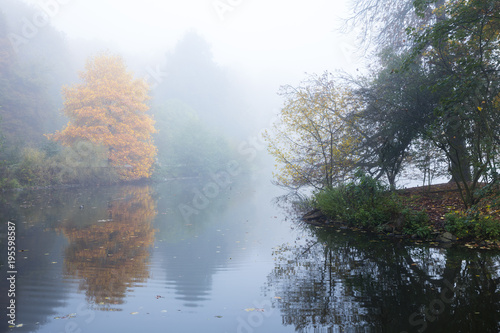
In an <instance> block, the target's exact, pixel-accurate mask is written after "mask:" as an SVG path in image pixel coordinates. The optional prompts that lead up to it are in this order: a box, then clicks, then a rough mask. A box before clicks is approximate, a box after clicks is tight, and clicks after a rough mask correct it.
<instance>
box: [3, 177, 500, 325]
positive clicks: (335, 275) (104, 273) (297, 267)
mask: <svg viewBox="0 0 500 333" xmlns="http://www.w3.org/2000/svg"><path fill="white" fill-rule="evenodd" d="M279 194H280V192H279V190H278V189H277V188H275V187H273V186H272V185H271V184H270V183H269V182H264V183H262V182H257V181H255V180H252V179H247V180H241V179H240V180H236V181H235V182H234V183H232V184H231V185H230V186H218V185H216V183H214V182H213V181H209V180H204V181H203V180H179V181H171V182H166V183H162V184H157V185H135V186H130V185H129V186H116V187H97V188H89V189H82V188H79V189H65V190H50V191H49V190H39V191H33V192H15V193H9V194H4V195H3V200H2V202H1V204H0V205H1V206H0V208H1V210H0V218H1V222H2V226H3V229H2V230H1V232H2V238H1V242H2V243H1V249H2V253H1V260H2V261H1V264H2V277H3V278H2V281H1V282H0V287H1V288H0V293H1V297H0V300H1V301H0V302H1V307H2V318H1V323H0V331H1V332H8V331H12V332H40V333H45V332H47V333H49V332H50V333H60V332H61V333H62V332H92V333H100V332H182V333H184V332H188V333H189V332H245V333H250V332H273V333H274V332H499V331H500V287H499V284H500V254H499V253H498V252H478V251H472V250H468V249H462V248H448V249H444V248H439V247H435V246H433V245H424V244H416V243H406V242H399V241H392V240H386V239H382V238H378V237H377V236H373V235H368V234H366V233H361V232H356V233H353V232H350V231H347V230H323V229H319V228H311V227H307V226H304V225H302V224H300V223H299V222H297V221H295V220H294V218H293V216H291V215H290V213H287V211H286V210H284V209H282V208H279V207H277V206H276V205H275V204H273V198H274V197H276V196H277V195H279ZM82 205H83V207H81V206H82ZM7 221H13V222H15V226H16V262H15V265H16V267H15V268H16V272H17V273H16V274H15V297H10V296H8V294H9V289H10V288H11V287H12V284H10V283H9V281H8V280H7V279H6V278H5V277H9V276H10V275H8V274H7V271H8V268H7V265H6V264H7V261H8V260H7V244H6V237H5V236H6V231H7ZM11 299H15V305H16V308H15V323H16V325H18V326H20V327H16V328H9V327H8V323H7V322H8V320H10V319H9V317H8V316H7V312H6V308H7V306H8V305H9V304H10V303H9V302H10V300H11Z"/></svg>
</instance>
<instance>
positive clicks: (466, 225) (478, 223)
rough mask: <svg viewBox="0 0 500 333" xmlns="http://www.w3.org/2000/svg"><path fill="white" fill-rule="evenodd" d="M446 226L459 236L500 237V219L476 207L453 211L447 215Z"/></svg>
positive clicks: (472, 237) (471, 237) (465, 237)
mask: <svg viewBox="0 0 500 333" xmlns="http://www.w3.org/2000/svg"><path fill="white" fill-rule="evenodd" d="M445 228H446V230H448V231H449V232H451V233H452V234H454V235H455V236H457V237H458V238H463V239H489V240H491V239H499V238H500V221H498V220H497V219H495V218H493V217H492V216H491V215H486V214H483V213H482V212H480V211H478V210H477V209H476V207H472V208H470V209H468V210H467V211H465V212H459V211H456V212H453V213H449V214H446V216H445Z"/></svg>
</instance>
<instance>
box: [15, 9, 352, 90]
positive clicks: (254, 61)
mask: <svg viewBox="0 0 500 333" xmlns="http://www.w3.org/2000/svg"><path fill="white" fill-rule="evenodd" d="M25 1H26V2H30V3H34V4H37V5H38V6H40V7H45V8H46V9H45V11H48V12H49V15H50V17H51V23H52V25H53V26H55V27H56V28H58V29H60V30H61V31H63V32H64V33H65V34H66V35H67V36H68V38H85V39H89V40H92V39H98V40H101V41H104V42H106V43H109V45H110V47H111V48H114V47H116V48H117V49H118V51H119V52H124V53H127V54H142V55H147V57H150V58H151V59H155V58H156V59H161V58H162V57H163V56H164V54H165V53H166V52H167V51H169V50H172V49H173V47H174V46H175V43H176V42H177V41H178V40H179V39H180V38H181V37H182V36H183V35H184V34H185V33H186V32H187V31H189V30H195V31H196V32H198V33H199V34H200V35H201V36H203V37H204V38H205V39H206V40H207V41H208V42H209V43H210V44H211V45H212V51H213V54H214V58H215V61H216V62H217V63H219V64H220V65H222V66H226V67H229V68H238V69H240V70H242V71H244V72H245V73H247V74H248V75H252V76H254V77H258V76H259V75H263V74H264V73H266V74H267V75H269V74H271V75H272V77H273V78H274V79H275V80H276V81H277V82H278V81H279V82H281V81H282V82H281V83H282V84H287V83H294V81H297V80H300V79H301V78H304V72H308V73H318V74H320V73H322V72H323V71H325V70H330V71H332V70H335V69H344V70H347V71H352V70H353V69H354V68H356V66H357V63H356V61H355V60H354V59H355V58H354V55H353V51H354V47H355V44H354V41H353V38H352V37H349V36H345V35H341V34H340V33H339V32H338V27H339V25H340V18H341V17H346V15H347V14H346V13H345V9H346V7H347V2H348V1H349V0H340V1H335V0H307V1H305V0H302V1H298V0H267V1H265V0H188V1H186V0H166V1H160V0H140V1H132V0H25ZM157 65H158V64H155V63H151V65H150V66H151V67H153V68H154V67H155V66H157ZM290 81H291V82H290Z"/></svg>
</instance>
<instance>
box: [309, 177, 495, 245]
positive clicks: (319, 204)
mask: <svg viewBox="0 0 500 333" xmlns="http://www.w3.org/2000/svg"><path fill="white" fill-rule="evenodd" d="M481 191H482V192H483V193H478V195H481V196H482V200H481V201H480V204H477V205H475V206H473V207H471V208H469V209H465V207H464V205H463V203H462V201H461V199H460V193H459V192H458V189H457V188H456V186H455V185H453V184H441V185H433V186H431V187H425V188H411V189H405V190H398V191H390V190H389V189H388V188H387V187H386V186H385V185H383V184H382V183H380V182H378V181H377V180H375V179H373V178H371V177H369V176H366V175H362V174H359V175H358V177H357V178H356V180H354V181H352V182H349V183H346V184H344V185H342V186H338V187H334V188H327V189H324V190H322V191H320V192H318V193H316V194H315V195H314V197H313V199H312V201H313V206H314V207H315V208H316V211H315V213H313V214H309V215H306V217H305V219H306V220H308V219H309V220H311V219H315V217H319V216H322V219H323V222H324V223H325V224H332V223H335V222H341V223H344V224H347V225H350V226H353V227H356V228H364V229H369V230H374V231H377V232H383V233H390V234H394V235H399V236H400V237H412V238H420V239H427V240H434V239H436V238H437V239H439V240H443V241H455V240H459V241H462V242H469V243H470V242H473V243H474V244H481V245H488V244H489V245H491V244H493V245H500V195H499V191H498V188H483V189H481ZM316 220H317V219H316ZM443 235H444V236H445V238H443Z"/></svg>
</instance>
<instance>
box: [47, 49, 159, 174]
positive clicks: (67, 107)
mask: <svg viewBox="0 0 500 333" xmlns="http://www.w3.org/2000/svg"><path fill="white" fill-rule="evenodd" d="M80 78H81V79H82V81H83V82H82V83H80V84H76V85H74V86H71V87H64V88H63V96H64V99H65V101H64V108H63V112H64V114H65V115H66V116H68V118H69V119H70V121H69V122H68V124H67V126H66V128H64V130H63V131H61V132H59V131H58V132H56V133H55V134H52V135H48V137H49V138H50V139H52V140H55V141H59V142H61V143H62V144H63V145H66V146H72V145H74V144H76V143H77V142H78V141H82V140H84V141H90V142H92V143H94V144H99V145H103V146H105V147H107V148H108V161H109V163H110V166H111V167H114V168H116V170H117V172H118V174H119V175H120V177H121V178H122V179H125V180H129V179H139V178H143V177H149V176H151V166H152V164H153V162H154V159H155V156H156V147H155V146H154V144H153V140H152V137H151V134H152V133H154V132H155V128H154V121H153V119H152V118H151V117H150V116H149V115H147V114H146V112H147V111H148V109H149V107H148V105H147V104H146V103H145V102H146V101H147V100H148V99H149V96H148V85H147V83H146V82H145V81H144V80H139V79H134V78H133V75H132V73H130V72H127V69H126V67H125V64H124V63H123V60H122V58H121V57H119V56H111V55H107V54H103V55H99V56H96V57H94V58H91V59H90V60H88V61H87V64H86V66H85V71H83V72H81V73H80Z"/></svg>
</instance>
